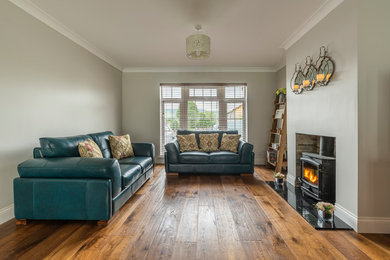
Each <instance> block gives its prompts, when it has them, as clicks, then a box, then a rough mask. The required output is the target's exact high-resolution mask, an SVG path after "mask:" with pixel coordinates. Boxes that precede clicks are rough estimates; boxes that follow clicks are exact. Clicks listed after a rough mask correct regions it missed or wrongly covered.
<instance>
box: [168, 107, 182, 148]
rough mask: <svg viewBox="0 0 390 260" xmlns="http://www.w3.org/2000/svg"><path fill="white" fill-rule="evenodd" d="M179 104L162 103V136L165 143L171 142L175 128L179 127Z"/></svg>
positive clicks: (174, 134) (174, 135)
mask: <svg viewBox="0 0 390 260" xmlns="http://www.w3.org/2000/svg"><path fill="white" fill-rule="evenodd" d="M179 107H180V104H179V103H164V138H165V143H169V142H172V141H173V140H174V139H175V137H176V130H177V129H178V128H179V127H180V109H179Z"/></svg>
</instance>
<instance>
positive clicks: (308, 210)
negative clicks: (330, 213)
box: [266, 181, 352, 230]
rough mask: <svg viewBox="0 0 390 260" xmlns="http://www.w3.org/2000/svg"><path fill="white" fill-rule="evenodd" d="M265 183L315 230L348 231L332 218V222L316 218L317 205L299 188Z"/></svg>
mask: <svg viewBox="0 0 390 260" xmlns="http://www.w3.org/2000/svg"><path fill="white" fill-rule="evenodd" d="M266 183H267V184H268V185H269V186H271V188H272V189H274V190H275V191H276V192H277V193H278V194H279V196H281V197H282V198H283V199H284V200H285V201H287V203H288V204H290V206H291V207H293V208H294V209H295V210H296V211H297V212H298V213H299V214H300V215H301V216H302V217H303V218H304V219H305V220H306V221H307V222H309V224H310V225H312V226H313V227H314V228H315V229H322V230H325V229H327V230H340V229H343V230H350V229H352V228H351V227H350V226H349V225H348V224H346V223H345V222H344V221H342V220H341V219H339V218H338V217H336V216H334V219H333V221H323V220H322V219H321V218H319V217H318V214H317V210H316V208H315V207H314V205H315V204H316V203H317V201H316V200H314V199H313V198H311V197H308V196H304V195H303V194H302V190H301V189H300V188H295V187H294V186H292V185H291V184H289V183H286V182H285V183H284V184H283V185H275V182H274V181H266Z"/></svg>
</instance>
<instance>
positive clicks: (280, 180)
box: [275, 178, 284, 185]
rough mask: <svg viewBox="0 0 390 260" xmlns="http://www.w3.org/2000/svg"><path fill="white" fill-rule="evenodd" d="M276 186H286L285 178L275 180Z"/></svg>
mask: <svg viewBox="0 0 390 260" xmlns="http://www.w3.org/2000/svg"><path fill="white" fill-rule="evenodd" d="M275 184H276V185H283V184H284V181H283V178H275Z"/></svg>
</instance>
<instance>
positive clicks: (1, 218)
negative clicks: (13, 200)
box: [0, 204, 14, 224]
mask: <svg viewBox="0 0 390 260" xmlns="http://www.w3.org/2000/svg"><path fill="white" fill-rule="evenodd" d="M12 218H14V204H11V205H9V206H7V207H4V208H2V209H0V224H2V223H4V222H7V221H8V220H10V219H12Z"/></svg>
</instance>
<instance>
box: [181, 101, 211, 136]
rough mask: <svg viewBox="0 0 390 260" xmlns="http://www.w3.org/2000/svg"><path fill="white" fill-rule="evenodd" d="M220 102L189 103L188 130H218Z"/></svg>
mask: <svg viewBox="0 0 390 260" xmlns="http://www.w3.org/2000/svg"><path fill="white" fill-rule="evenodd" d="M218 103H219V102H218V101H189V102H188V108H187V109H188V110H187V128H188V129H191V130H195V129H196V130H217V129H218V126H219V120H218V118H219V104H218Z"/></svg>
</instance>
